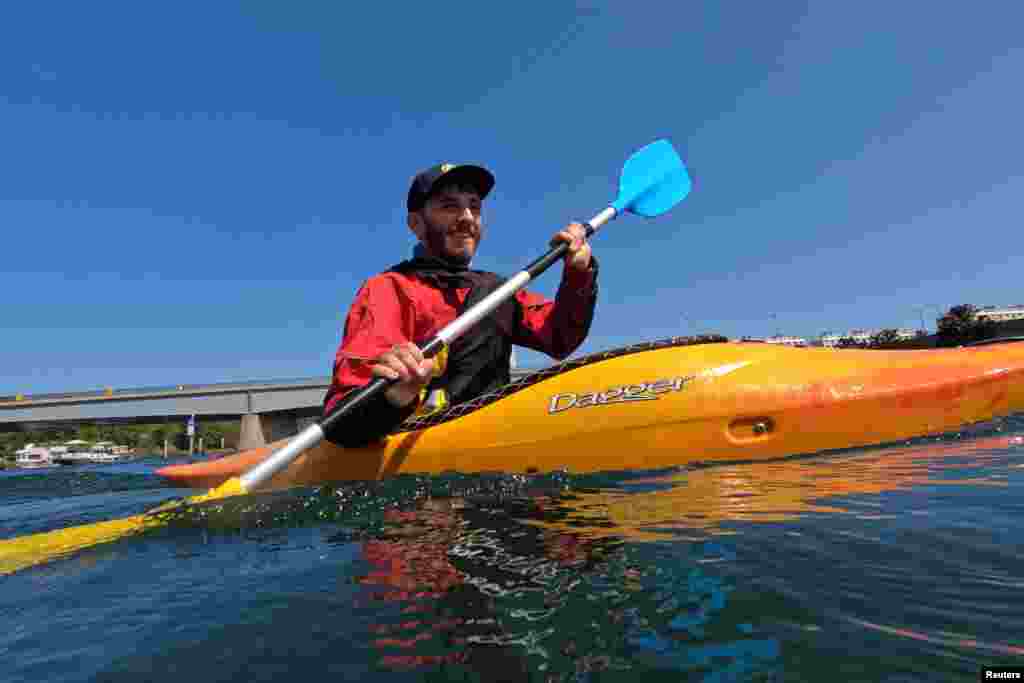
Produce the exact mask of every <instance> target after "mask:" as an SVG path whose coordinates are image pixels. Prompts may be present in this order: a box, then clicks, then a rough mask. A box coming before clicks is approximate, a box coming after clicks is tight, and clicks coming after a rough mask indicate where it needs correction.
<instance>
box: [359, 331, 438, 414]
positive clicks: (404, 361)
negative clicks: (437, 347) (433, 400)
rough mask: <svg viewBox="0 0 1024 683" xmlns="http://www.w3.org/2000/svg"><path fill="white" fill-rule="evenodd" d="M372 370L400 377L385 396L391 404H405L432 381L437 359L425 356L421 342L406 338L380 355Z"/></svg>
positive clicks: (393, 377)
mask: <svg viewBox="0 0 1024 683" xmlns="http://www.w3.org/2000/svg"><path fill="white" fill-rule="evenodd" d="M371 370H372V371H373V374H374V376H375V377H385V378H387V379H397V380H398V382H396V383H395V384H393V385H391V386H390V387H388V388H387V390H386V391H385V392H384V397H385V398H387V400H388V403H390V404H391V405H393V406H395V407H399V408H401V407H404V406H407V405H409V404H410V403H412V402H413V401H415V400H416V399H417V398H419V395H420V391H421V390H422V389H423V387H425V386H427V385H428V384H429V383H430V380H431V379H432V375H433V372H434V360H433V359H432V358H424V357H423V352H422V351H420V349H419V347H418V346H416V345H415V344H413V343H412V342H406V343H404V344H396V345H395V346H392V347H391V350H390V351H385V352H384V353H382V354H380V355H379V356H377V358H375V359H374V364H373V366H372V367H371Z"/></svg>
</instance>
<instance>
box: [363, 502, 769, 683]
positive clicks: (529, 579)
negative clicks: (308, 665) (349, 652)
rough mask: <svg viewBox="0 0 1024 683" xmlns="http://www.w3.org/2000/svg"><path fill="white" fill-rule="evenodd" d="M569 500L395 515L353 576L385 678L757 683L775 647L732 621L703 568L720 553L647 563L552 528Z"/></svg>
mask: <svg viewBox="0 0 1024 683" xmlns="http://www.w3.org/2000/svg"><path fill="white" fill-rule="evenodd" d="M564 502H565V496H564V493H563V492H562V491H558V492H552V491H533V492H527V493H524V494H523V495H519V496H516V497H514V498H508V497H506V498H478V499H464V498H458V497H455V498H449V499H443V500H432V501H429V502H427V503H424V504H423V505H422V506H420V507H418V509H415V510H405V511H392V512H389V513H387V514H386V518H387V524H386V526H385V529H384V532H383V533H382V534H380V535H378V536H377V537H375V538H372V539H368V540H365V541H364V542H363V544H362V551H363V557H364V559H365V560H366V563H367V566H368V570H367V571H366V572H365V573H362V574H361V575H360V576H358V577H357V578H356V581H357V582H358V583H359V584H360V585H361V586H362V587H363V588H364V589H365V592H364V593H363V595H362V596H361V598H360V600H359V601H358V602H357V609H360V610H366V611H368V612H369V613H371V614H372V615H373V619H374V620H375V624H374V626H373V627H372V628H371V629H370V630H371V633H370V634H368V640H369V642H370V643H371V645H372V647H373V648H375V649H376V651H377V653H378V664H379V666H380V667H381V668H383V669H386V670H392V671H396V670H397V671H410V672H416V674H417V675H418V676H425V677H427V678H429V675H431V674H432V673H433V674H436V675H438V676H439V677H441V679H447V677H456V678H458V679H460V680H461V678H462V677H463V676H469V677H471V678H479V680H488V681H523V680H565V679H566V677H573V680H588V677H589V676H590V675H592V674H595V673H597V672H602V678H601V680H618V676H616V674H618V675H621V676H625V675H627V674H626V672H627V671H628V672H630V673H629V675H633V674H635V672H636V670H637V669H640V670H648V671H658V670H665V671H674V672H676V674H678V672H679V671H701V670H706V669H707V670H711V669H715V670H721V671H734V672H748V673H752V672H756V671H759V670H762V669H764V668H765V667H766V666H769V667H770V665H772V663H773V662H775V661H776V660H777V659H778V657H779V654H780V651H779V644H778V642H777V641H776V640H774V639H773V638H767V637H764V635H763V634H758V633H756V632H755V628H754V626H753V625H751V624H750V623H748V622H749V619H748V618H747V617H746V616H743V614H742V610H735V609H733V610H731V611H730V610H728V609H727V607H728V602H729V601H728V594H729V592H730V591H731V590H732V588H731V587H730V586H728V585H725V584H724V583H723V582H722V581H721V579H720V578H718V577H717V576H715V575H714V574H713V573H709V572H708V571H707V570H706V569H705V568H703V567H702V566H701V564H702V563H703V562H705V561H707V560H708V559H709V558H711V557H720V556H721V554H722V553H723V551H724V550H725V549H723V548H722V547H721V546H719V545H717V544H714V543H707V544H698V545H696V546H694V547H686V548H683V547H678V546H677V547H665V548H660V549H656V550H654V551H653V552H652V551H651V550H650V549H643V548H639V547H638V546H635V545H634V544H628V543H626V542H625V541H624V540H623V539H622V538H618V537H616V535H615V534H609V533H598V534H592V533H590V531H592V530H593V527H591V528H586V527H579V528H576V529H573V530H567V529H555V528H553V527H545V526H544V525H545V524H551V523H553V522H555V520H559V519H564V518H565V517H566V515H567V513H568V512H570V509H567V508H566V507H565V506H564V504H563V503H564ZM605 523H608V522H607V520H606V522H605ZM609 676H612V678H611V679H609V678H608V677H609ZM538 677H540V678H538Z"/></svg>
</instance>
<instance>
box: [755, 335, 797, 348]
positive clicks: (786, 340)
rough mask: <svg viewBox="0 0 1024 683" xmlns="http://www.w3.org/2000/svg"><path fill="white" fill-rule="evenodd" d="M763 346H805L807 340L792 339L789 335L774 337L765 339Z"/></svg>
mask: <svg viewBox="0 0 1024 683" xmlns="http://www.w3.org/2000/svg"><path fill="white" fill-rule="evenodd" d="M764 343H765V344H782V345H783V346H807V345H808V343H807V340H806V339H805V338H804V337H794V336H791V335H776V336H774V337H766V338H765V340H764Z"/></svg>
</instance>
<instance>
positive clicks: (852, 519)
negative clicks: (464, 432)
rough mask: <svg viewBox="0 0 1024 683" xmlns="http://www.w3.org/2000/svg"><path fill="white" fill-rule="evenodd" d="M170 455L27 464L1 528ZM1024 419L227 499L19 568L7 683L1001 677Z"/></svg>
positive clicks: (1014, 590) (1017, 613) (14, 528)
mask: <svg viewBox="0 0 1024 683" xmlns="http://www.w3.org/2000/svg"><path fill="white" fill-rule="evenodd" d="M161 464H163V461H162V460H160V459H159V458H149V459H144V460H141V461H136V462H133V463H130V464H116V465H107V466H95V465H94V466H82V467H75V468H62V469H58V470H49V471H45V472H5V473H0V538H10V537H13V536H18V535H22V534H25V533H31V532H36V531H44V530H48V529H54V528H61V527H64V526H68V525H70V524H80V523H86V522H90V521H97V520H102V519H110V518H115V517H120V516H125V515H130V514H135V513H138V512H141V511H143V510H146V509H149V508H151V507H153V506H155V505H156V504H158V503H160V502H161V501H164V500H166V499H169V498H176V497H179V496H181V495H182V494H183V493H187V492H182V491H181V490H177V489H169V488H166V487H165V486H164V485H163V484H162V482H161V481H160V480H159V479H158V478H156V477H154V476H153V475H152V471H153V469H155V468H156V467H157V466H159V465H161ZM1022 494H1024V418H1020V417H1017V418H1011V419H1009V420H1005V421H1000V422H997V423H991V424H989V425H984V426H982V427H980V428H977V429H974V430H972V431H971V432H970V433H963V434H953V435H945V436H943V437H940V438H930V439H922V440H919V441H916V442H913V443H910V444H901V445H896V446H888V447H885V448H877V449H857V450H850V451H846V452H842V453H832V454H825V455H818V456H812V457H802V458H790V459H784V460H779V461H774V462H767V463H754V464H742V465H729V466H721V465H713V466H708V467H699V468H692V469H679V470H673V471H661V472H629V473H610V474H602V475H590V476H578V475H577V476H574V475H569V474H557V475H545V476H531V477H521V476H511V475H506V476H496V475H495V476H456V475H452V476H444V477H429V478H427V477H410V476H406V477H400V478H397V479H395V480H391V481H388V482H384V483H381V484H374V485H370V484H359V485H356V484H346V485H334V486H321V487H315V488H305V489H297V490H292V491H288V492H282V493H278V494H273V495H263V496H252V497H246V498H242V499H236V500H232V501H220V502H218V503H216V504H214V505H207V506H201V507H195V508H189V509H186V510H184V511H182V512H180V513H177V514H174V515H172V516H170V517H168V519H167V520H166V521H167V524H166V525H165V526H163V527H160V528H158V529H156V530H154V531H150V532H147V533H146V534H144V535H142V536H136V537H130V538H126V539H123V540H121V541H117V542H114V543H111V544H108V545H105V546H99V547H94V548H91V549H87V550H82V551H79V552H77V553H75V554H73V555H72V556H70V557H67V558H63V559H59V560H57V561H54V562H52V563H50V564H47V565H43V566H40V567H35V568H32V569H27V570H24V571H22V572H19V573H16V574H14V575H10V576H6V577H0V680H3V681H11V682H12V683H14V682H18V681H132V682H133V683H137V681H140V680H145V681H174V682H175V683H181V682H187V683H202V682H206V681H276V680H316V679H324V678H325V677H329V679H330V680H360V681H420V680H430V681H447V680H481V681H505V680H507V681H527V680H536V681H549V680H551V681H631V682H635V681H636V680H638V678H637V677H638V676H643V680H644V682H645V683H647V682H653V681H662V680H664V681H690V680H692V681H709V682H710V681H716V682H717V681H747V680H760V681H810V680H834V681H891V682H895V681H918V680H929V681H958V680H962V681H974V680H977V677H978V671H979V669H980V668H981V667H982V666H984V665H989V666H991V665H994V664H1000V663H1002V664H1018V665H1020V664H1022V663H1024V545H1022V541H1024V495H1022Z"/></svg>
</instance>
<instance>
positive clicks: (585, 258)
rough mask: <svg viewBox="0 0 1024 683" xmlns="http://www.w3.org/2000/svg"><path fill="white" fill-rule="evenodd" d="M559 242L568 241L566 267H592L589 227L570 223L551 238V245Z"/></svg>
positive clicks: (584, 268)
mask: <svg viewBox="0 0 1024 683" xmlns="http://www.w3.org/2000/svg"><path fill="white" fill-rule="evenodd" d="M559 242H568V243H569V251H568V252H567V253H566V255H565V267H566V268H572V269H573V270H580V271H583V270H586V269H588V268H590V244H589V243H588V242H587V229H586V228H584V227H583V226H582V225H580V224H579V223H570V224H569V225H567V226H566V227H565V229H564V230H562V231H561V232H557V233H555V236H554V237H552V238H551V246H552V247H553V246H556V245H557V244H558V243H559Z"/></svg>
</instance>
